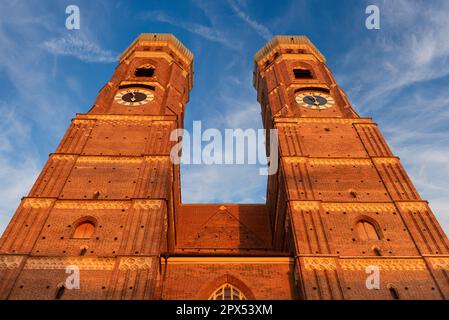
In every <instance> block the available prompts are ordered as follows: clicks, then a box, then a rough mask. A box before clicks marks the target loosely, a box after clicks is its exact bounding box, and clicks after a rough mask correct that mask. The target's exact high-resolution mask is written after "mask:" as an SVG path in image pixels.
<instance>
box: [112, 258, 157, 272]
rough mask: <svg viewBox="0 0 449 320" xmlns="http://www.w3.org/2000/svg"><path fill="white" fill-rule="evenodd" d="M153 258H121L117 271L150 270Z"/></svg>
mask: <svg viewBox="0 0 449 320" xmlns="http://www.w3.org/2000/svg"><path fill="white" fill-rule="evenodd" d="M153 261H154V258H148V257H137V258H135V257H129V258H122V259H121V260H120V264H119V270H150V269H151V267H152V264H153Z"/></svg>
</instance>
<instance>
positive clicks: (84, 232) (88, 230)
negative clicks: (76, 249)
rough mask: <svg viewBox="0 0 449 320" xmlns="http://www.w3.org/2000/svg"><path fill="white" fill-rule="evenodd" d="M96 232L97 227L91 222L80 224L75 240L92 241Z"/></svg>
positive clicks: (74, 234) (74, 236) (76, 230)
mask: <svg viewBox="0 0 449 320" xmlns="http://www.w3.org/2000/svg"><path fill="white" fill-rule="evenodd" d="M94 231H95V225H94V224H93V223H92V222H90V221H86V222H82V223H80V224H79V225H78V226H77V227H76V229H75V232H74V233H73V238H75V239H90V238H91V237H92V235H93V234H94Z"/></svg>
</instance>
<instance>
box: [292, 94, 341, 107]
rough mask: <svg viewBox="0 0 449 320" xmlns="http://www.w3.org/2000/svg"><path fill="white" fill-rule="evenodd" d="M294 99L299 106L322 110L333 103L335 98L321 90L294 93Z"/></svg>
mask: <svg viewBox="0 0 449 320" xmlns="http://www.w3.org/2000/svg"><path fill="white" fill-rule="evenodd" d="M295 100H296V102H297V103H298V104H299V105H300V106H301V107H305V108H309V109H317V110H322V109H327V108H330V107H333V106H334V105H335V100H334V99H333V98H332V97H331V96H330V95H328V94H326V93H323V92H302V93H299V94H298V95H296V97H295Z"/></svg>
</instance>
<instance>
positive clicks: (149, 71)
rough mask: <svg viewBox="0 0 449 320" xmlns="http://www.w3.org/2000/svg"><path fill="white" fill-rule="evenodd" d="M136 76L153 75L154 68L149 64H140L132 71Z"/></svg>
mask: <svg viewBox="0 0 449 320" xmlns="http://www.w3.org/2000/svg"><path fill="white" fill-rule="evenodd" d="M134 75H135V76H136V77H152V76H153V75H154V68H153V67H152V66H150V65H146V66H141V67H139V68H137V69H136V71H135V72H134Z"/></svg>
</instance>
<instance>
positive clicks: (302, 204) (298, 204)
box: [292, 201, 320, 210]
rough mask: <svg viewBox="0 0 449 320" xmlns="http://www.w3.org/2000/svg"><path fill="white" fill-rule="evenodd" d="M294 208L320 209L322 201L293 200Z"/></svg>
mask: <svg viewBox="0 0 449 320" xmlns="http://www.w3.org/2000/svg"><path fill="white" fill-rule="evenodd" d="M292 206H293V209H294V210H318V209H319V208H320V203H319V202H318V201H293V202H292Z"/></svg>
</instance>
